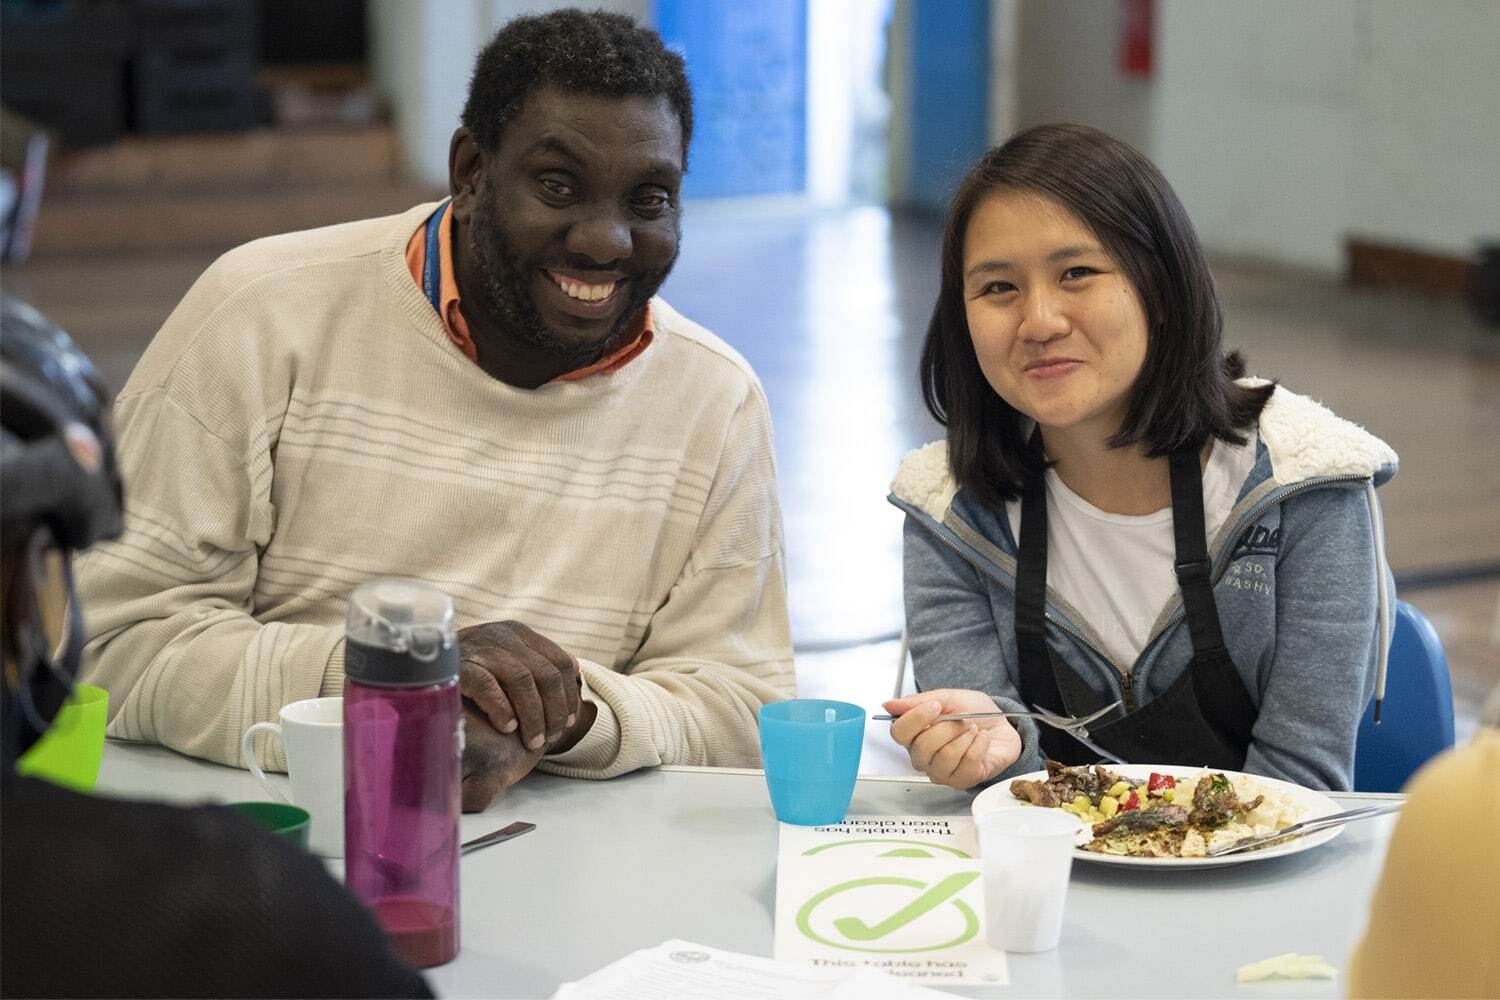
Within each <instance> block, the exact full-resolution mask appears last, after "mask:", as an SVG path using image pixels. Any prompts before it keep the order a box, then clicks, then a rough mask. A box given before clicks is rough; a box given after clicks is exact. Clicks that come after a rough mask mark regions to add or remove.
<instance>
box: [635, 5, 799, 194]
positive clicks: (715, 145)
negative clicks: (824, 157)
mask: <svg viewBox="0 0 1500 1000" xmlns="http://www.w3.org/2000/svg"><path fill="white" fill-rule="evenodd" d="M655 13H656V29H657V31H659V32H660V33H661V36H662V38H664V39H665V40H666V42H667V45H669V46H670V47H671V48H673V49H675V50H676V51H678V52H680V53H682V55H683V58H685V59H686V60H687V71H688V79H689V80H690V81H691V82H692V85H693V113H694V126H693V144H692V148H691V149H690V150H689V152H688V174H687V179H686V181H685V182H684V184H683V193H684V195H685V196H687V197H689V198H721V197H727V196H737V195H757V194H784V193H796V192H800V191H802V190H803V189H804V187H805V186H806V181H805V176H806V169H807V0H753V2H752V0H656V10H655Z"/></svg>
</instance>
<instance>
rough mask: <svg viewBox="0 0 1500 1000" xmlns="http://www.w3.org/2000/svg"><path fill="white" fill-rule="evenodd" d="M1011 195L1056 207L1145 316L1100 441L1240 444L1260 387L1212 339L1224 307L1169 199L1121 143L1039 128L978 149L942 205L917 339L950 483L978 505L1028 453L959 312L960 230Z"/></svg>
mask: <svg viewBox="0 0 1500 1000" xmlns="http://www.w3.org/2000/svg"><path fill="white" fill-rule="evenodd" d="M1002 192H1023V193H1027V194H1037V195H1042V196H1044V197H1046V198H1050V199H1052V200H1053V201H1055V202H1057V203H1059V204H1061V205H1062V206H1063V207H1065V208H1066V209H1068V211H1070V212H1072V213H1073V214H1074V215H1075V216H1077V217H1078V218H1079V219H1080V220H1081V221H1082V222H1083V224H1084V225H1085V226H1087V227H1088V228H1089V229H1090V230H1091V231H1092V232H1093V233H1094V235H1095V236H1097V237H1098V238H1099V240H1100V242H1101V243H1102V244H1103V246H1104V249H1105V250H1106V251H1107V252H1108V253H1109V255H1110V256H1111V257H1113V258H1114V259H1115V260H1116V261H1118V262H1119V264H1120V266H1121V267H1122V268H1123V269H1124V271H1125V274H1126V275H1127V276H1128V277H1129V278H1130V282H1131V284H1133V285H1134V286H1135V289H1136V293H1137V294H1138V295H1139V296H1140V299H1141V303H1142V305H1143V306H1144V308H1145V311H1146V317H1147V322H1148V324H1149V331H1150V332H1149V340H1148V343H1147V346H1146V359H1145V362H1144V363H1143V364H1142V366H1141V373H1140V375H1139V376H1138V377H1137V378H1136V380H1135V384H1134V385H1133V386H1131V389H1130V396H1129V400H1128V406H1127V410H1126V414H1125V419H1124V422H1123V423H1122V424H1121V425H1120V429H1119V430H1118V431H1117V432H1116V433H1115V435H1114V436H1113V437H1112V438H1110V440H1109V443H1110V446H1111V447H1115V448H1123V447H1127V446H1132V445H1139V446H1143V447H1144V448H1145V453H1146V454H1147V455H1148V456H1150V457H1152V458H1157V457H1161V456H1164V455H1167V454H1169V453H1171V452H1172V451H1175V450H1176V449H1178V448H1181V447H1184V446H1191V445H1202V444H1203V443H1204V442H1206V441H1207V440H1208V438H1209V436H1210V435H1211V436H1213V437H1216V438H1219V439H1220V440H1223V441H1226V442H1230V443H1232V444H1243V443H1244V442H1245V440H1246V439H1245V438H1244V437H1243V436H1242V435H1241V434H1239V433H1238V432H1239V431H1241V430H1244V429H1245V428H1247V427H1249V426H1250V425H1251V423H1253V422H1254V420H1255V418H1256V417H1257V416H1259V414H1260V410H1261V407H1263V406H1264V405H1265V402H1266V400H1267V399H1269V398H1270V396H1271V393H1272V391H1273V390H1274V386H1271V385H1266V386H1260V387H1256V388H1247V387H1245V386H1241V385H1238V384H1236V382H1235V381H1234V380H1235V379H1236V378H1238V377H1239V376H1241V375H1243V374H1244V362H1243V361H1242V360H1241V359H1240V357H1239V355H1238V354H1229V355H1225V354H1223V353H1222V350H1221V347H1220V340H1221V337H1222V334H1223V328H1224V315H1223V311H1222V309H1221V308H1220V306H1219V294H1218V292H1217V290H1216V289H1215V288H1214V279H1213V275H1212V274H1211V273H1210V272H1209V269H1208V262H1207V261H1206V260H1204V257H1203V250H1202V248H1200V247H1199V245H1198V237H1197V236H1196V235H1195V234H1194V233H1193V226H1192V223H1190V222H1189V221H1188V217H1187V213H1186V212H1185V211H1183V208H1182V203H1181V202H1179V201H1178V200H1177V196H1176V195H1175V194H1173V193H1172V189H1171V187H1169V186H1168V185H1167V181H1166V178H1165V177H1163V176H1162V175H1161V171H1159V170H1157V169H1156V167H1155V166H1154V165H1153V164H1152V163H1151V161H1150V160H1148V159H1146V158H1145V157H1144V156H1142V155H1141V154H1140V153H1139V152H1137V151H1136V150H1135V149H1133V148H1132V147H1131V146H1129V145H1127V144H1126V143H1123V142H1121V141H1120V140H1118V139H1116V138H1114V137H1113V136H1110V135H1107V134H1106V133H1104V132H1100V131H1099V130H1097V129H1092V128H1088V127H1086V126H1083V125H1039V126H1037V127H1035V128H1030V129H1027V130H1026V131H1024V132H1020V133H1018V134H1017V135H1015V136H1014V137H1013V138H1012V139H1011V140H1010V141H1009V142H1007V143H1006V144H1005V145H1003V146H999V147H997V148H995V149H992V150H990V151H989V152H988V153H986V154H985V155H984V158H983V159H981V160H980V161H979V163H978V164H976V165H975V167H974V169H973V170H971V171H969V175H968V176H967V177H965V178H964V181H963V184H962V185H960V187H959V189H958V193H957V194H956V195H954V198H953V204H952V205H951V206H950V207H949V209H948V223H947V228H946V230H945V231H944V233H943V274H942V287H941V289H940V290H939V292H938V300H937V306H936V307H935V308H934V309H933V312H932V322H931V323H930V324H929V325H928V328H927V341H926V343H925V344H924V345H923V346H922V368H921V372H922V397H923V399H924V400H925V401H926V403H927V409H928V410H929V411H931V413H932V415H933V416H934V417H936V418H937V421H938V422H939V423H940V424H942V425H943V426H945V427H946V428H947V429H948V465H949V467H950V468H951V469H952V471H953V476H954V479H956V480H957V482H958V485H959V486H960V487H961V488H962V489H964V490H965V491H966V492H967V493H968V494H969V495H971V496H973V497H974V498H975V499H977V500H979V501H980V502H982V503H983V504H985V505H986V506H988V507H990V508H992V509H999V508H1000V506H1001V505H1002V504H1003V503H1004V502H1005V501H1006V500H1011V499H1014V498H1016V497H1018V496H1020V493H1021V487H1022V484H1023V482H1024V481H1025V478H1026V474H1027V472H1028V471H1029V470H1030V469H1031V468H1032V466H1034V465H1035V464H1036V463H1037V462H1038V461H1039V460H1040V459H1039V457H1038V456H1037V455H1036V453H1035V452H1034V451H1033V450H1032V449H1031V448H1030V447H1028V443H1027V436H1028V433H1029V429H1030V427H1031V420H1030V418H1028V417H1027V416H1026V415H1025V414H1023V413H1020V412H1019V411H1017V410H1015V409H1014V408H1012V407H1011V405H1010V404H1009V403H1007V402H1006V401H1005V400H1003V399H1001V398H1000V396H999V394H998V393H996V392H995V390H994V389H993V388H991V386H990V384H989V382H988V381H987V380H986V379H985V377H984V373H983V372H982V371H981V370H980V368H979V360H978V358H976V357H975V354H974V342H973V341H972V340H971V339H970V337H969V323H968V319H967V316H966V314H965V311H964V283H963V266H964V259H963V254H964V237H965V235H966V234H967V233H968V229H969V220H970V219H971V218H972V217H973V215H974V211H975V209H977V208H978V207H979V205H980V204H981V203H982V202H984V200H985V199H986V198H988V197H990V196H991V195H993V194H997V193H1002Z"/></svg>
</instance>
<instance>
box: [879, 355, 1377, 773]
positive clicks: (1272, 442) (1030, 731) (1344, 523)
mask: <svg viewBox="0 0 1500 1000" xmlns="http://www.w3.org/2000/svg"><path fill="white" fill-rule="evenodd" d="M1245 381H1246V384H1264V383H1263V382H1261V381H1259V380H1245ZM1256 430H1257V432H1258V435H1257V436H1258V441H1257V444H1256V461H1255V466H1254V467H1253V468H1252V469H1251V471H1250V474H1249V475H1248V476H1247V477H1246V479H1245V482H1244V483H1243V485H1242V486H1241V487H1240V491H1239V496H1238V499H1237V501H1236V503H1235V506H1234V509H1233V511H1232V512H1231V513H1230V515H1229V517H1228V519H1227V520H1226V521H1225V522H1224V526H1223V527H1222V528H1221V529H1220V530H1219V532H1218V535H1217V537H1215V538H1212V539H1209V559H1210V561H1211V563H1212V567H1213V568H1212V577H1211V579H1212V580H1213V586H1214V600H1215V601H1216V602H1217V603H1218V607H1219V620H1220V624H1221V627H1222V629H1223V633H1224V642H1225V645H1226V646H1227V647H1228V648H1229V653H1230V656H1231V657H1233V659H1234V662H1235V666H1236V667H1237V668H1238V669H1239V672H1240V676H1241V677H1242V678H1243V679H1244V682H1245V689H1246V690H1247V691H1248V692H1249V694H1250V698H1251V700H1252V701H1254V703H1255V705H1256V707H1257V709H1258V710H1259V717H1258V718H1257V720H1256V722H1255V727H1254V729H1253V731H1252V735H1251V742H1250V749H1249V754H1248V756H1247V759H1246V762H1245V770H1246V771H1249V772H1252V773H1255V774H1263V775H1268V776H1270V777H1274V778H1283V779H1286V780H1288V781H1293V782H1296V783H1297V784H1300V785H1305V786H1307V787H1309V788H1326V789H1348V788H1349V787H1350V785H1351V783H1352V782H1353V777H1354V740H1355V735H1356V733H1357V732H1358V729H1359V722H1360V719H1361V717H1362V716H1363V715H1364V712H1365V708H1366V706H1367V705H1368V704H1369V702H1370V698H1371V696H1372V694H1376V693H1377V692H1378V694H1379V696H1381V697H1383V696H1384V688H1385V660H1386V654H1387V651H1388V649H1389V645H1390V636H1391V630H1392V628H1393V617H1392V615H1391V614H1390V609H1391V608H1392V607H1393V606H1394V603H1393V602H1394V600H1395V583H1394V581H1393V580H1392V578H1391V573H1390V569H1389V567H1388V566H1387V565H1386V560H1385V545H1384V532H1383V529H1382V527H1381V522H1380V508H1379V504H1378V503H1377V501H1376V499H1375V492H1374V490H1375V487H1376V486H1379V485H1381V484H1382V483H1384V482H1385V481H1386V480H1388V479H1389V478H1390V477H1391V476H1393V475H1395V472H1396V453H1395V452H1394V451H1392V450H1391V448H1390V447H1389V446H1388V445H1386V444H1385V443H1384V442H1383V441H1380V440H1379V439H1378V438H1376V437H1374V436H1373V435H1371V434H1369V433H1367V432H1366V431H1364V430H1363V429H1361V428H1360V427H1357V426H1355V425H1354V424H1352V423H1350V422H1349V421H1347V420H1343V419H1340V418H1339V417H1337V416H1335V415H1334V414H1333V413H1332V412H1330V411H1329V410H1328V409H1326V408H1325V407H1323V406H1321V405H1319V404H1318V403H1315V402H1313V401H1312V400H1310V399H1307V398H1306V397H1304V396H1299V395H1297V394H1296V393H1293V392H1289V391H1288V390H1286V389H1284V388H1281V387H1280V386H1278V387H1277V389H1276V391H1275V393H1273V394H1272V396H1271V398H1270V400H1269V401H1268V402H1267V403H1266V406H1265V409H1263V410H1262V411H1261V415H1260V420H1259V425H1258V427H1257V428H1256ZM890 500H891V502H892V503H894V504H895V505H896V506H897V507H900V508H901V509H902V510H904V511H905V512H906V515H907V517H906V528H905V546H904V550H905V593H906V626H907V632H908V634H909V636H910V643H911V653H912V662H913V667H914V672H915V676H916V681H917V687H918V689H919V690H933V689H936V688H965V689H970V690H977V691H983V692H984V693H986V694H988V695H989V696H990V697H992V698H994V700H995V702H996V703H997V704H998V705H1000V706H1001V707H1002V708H1005V709H1014V710H1024V706H1022V705H1021V703H1020V694H1019V689H1018V684H1017V677H1018V676H1019V670H1018V667H1017V656H1016V636H1015V596H1014V591H1015V573H1016V555H1017V544H1016V539H1015V538H1014V537H1012V535H1011V530H1010V524H1009V520H1008V518H1007V517H1006V516H1005V512H1004V511H992V510H989V509H986V508H984V507H983V506H981V505H980V504H979V503H977V502H976V501H974V500H973V499H972V498H970V497H969V496H967V495H966V494H965V493H964V492H963V491H961V490H959V489H958V487H957V484H956V483H955V482H954V481H953V477H952V474H951V473H950V471H949V469H948V452H947V445H946V444H945V443H944V442H942V441H938V442H934V443H932V444H929V445H927V446H925V447H923V448H919V449H917V450H916V451H913V452H911V453H910V454H909V455H907V456H906V458H905V460H903V461H902V463H901V468H900V471H899V472H898V473H897V475H896V479H895V482H894V483H892V485H891V496H890ZM1014 502H1019V501H1014ZM1046 610H1047V643H1048V646H1049V647H1050V648H1051V650H1052V652H1053V654H1054V655H1055V656H1057V657H1058V658H1060V659H1062V660H1065V661H1066V662H1067V663H1068V664H1069V665H1071V666H1072V667H1073V669H1075V670H1076V671H1077V672H1078V673H1079V675H1080V676H1081V677H1083V678H1084V679H1085V680H1086V681H1087V682H1088V683H1089V684H1090V686H1092V687H1093V688H1094V689H1095V690H1096V691H1097V692H1098V693H1099V694H1100V695H1101V696H1103V697H1104V699H1105V701H1114V700H1115V699H1117V698H1118V699H1121V700H1123V701H1124V702H1125V704H1126V706H1127V707H1128V708H1129V707H1135V706H1139V705H1142V704H1145V703H1146V702H1148V701H1151V700H1152V699H1153V698H1156V697H1157V696H1159V695H1160V694H1162V693H1163V692H1165V691H1166V689H1167V688H1168V687H1169V686H1170V685H1171V684H1172V682H1173V681H1175V680H1176V679H1177V678H1178V676H1179V675H1180V674H1181V673H1182V672H1183V671H1184V670H1185V669H1187V666H1188V664H1189V663H1190V662H1191V659H1192V644H1191V642H1190V640H1189V637H1188V629H1187V624H1186V621H1185V620H1184V618H1183V610H1182V596H1181V593H1180V592H1178V593H1174V595H1173V597H1172V599H1171V600H1170V601H1169V602H1168V603H1167V606H1166V607H1165V608H1163V609H1162V611H1161V614H1160V615H1159V616H1158V617H1157V620H1156V623H1155V625H1154V626H1153V628H1152V630H1151V635H1150V638H1149V639H1148V640H1147V642H1146V646H1145V648H1144V649H1143V650H1142V651H1141V654H1140V656H1139V657H1138V658H1137V659H1136V661H1135V663H1133V664H1118V663H1114V662H1112V661H1111V660H1110V659H1109V657H1108V656H1106V655H1105V654H1104V653H1103V652H1102V648H1103V647H1102V644H1101V643H1100V642H1099V640H1098V637H1097V635H1096V634H1095V632H1094V630H1093V629H1092V628H1091V627H1090V625H1089V623H1088V622H1087V621H1085V620H1083V619H1082V617H1081V616H1080V615H1079V613H1078V612H1077V610H1076V609H1074V608H1072V607H1071V606H1069V604H1068V603H1067V602H1066V601H1064V600H1062V599H1061V598H1060V597H1059V596H1058V595H1057V594H1056V592H1054V591H1053V590H1052V588H1051V587H1048V588H1047V608H1046ZM1016 728H1017V730H1018V731H1019V732H1020V734H1021V742H1022V751H1021V756H1020V758H1019V759H1017V761H1016V762H1015V763H1014V764H1013V765H1012V766H1011V767H1010V768H1008V769H1007V770H1006V771H1005V772H1004V774H1002V775H1000V776H999V777H1002V778H1004V777H1011V776H1013V775H1016V774H1023V773H1026V772H1028V771H1035V770H1039V769H1040V768H1041V766H1042V755H1041V753H1040V749H1039V747H1038V743H1037V731H1036V724H1035V723H1034V722H1032V721H1031V720H1029V719H1021V720H1018V722H1017V726H1016ZM1140 763H1154V762H1152V761H1141V762H1140Z"/></svg>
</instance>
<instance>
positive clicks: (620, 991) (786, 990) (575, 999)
mask: <svg viewBox="0 0 1500 1000" xmlns="http://www.w3.org/2000/svg"><path fill="white" fill-rule="evenodd" d="M552 996H553V1000H701V998H703V997H714V998H715V1000H922V998H928V997H931V998H940V997H943V996H944V994H941V993H936V992H934V991H932V990H926V989H922V988H920V987H917V986H913V985H910V984H908V983H903V982H900V981H898V980H895V979H892V978H891V977H890V976H887V975H885V974H884V973H879V972H876V971H874V970H871V969H857V970H850V969H819V968H814V967H811V966H807V965H800V964H798V965H792V964H789V963H786V962H777V961H773V960H771V959H768V958H760V957H758V956H755V955H741V954H737V953H735V952H731V951H721V950H720V949H718V948H710V947H708V946H706V945H701V944H693V943H691V942H688V941H667V942H664V943H663V944H661V945H658V946H657V947H655V948H649V949H644V950H642V951H637V952H632V953H631V954H629V955H626V956H625V957H624V958H622V959H620V960H619V961H618V962H613V963H611V964H610V965H607V966H605V967H604V968H603V969H600V970H599V971H598V972H595V973H594V974H592V975H590V976H588V977H586V978H584V979H581V980H579V981H578V982H576V983H565V984H564V985H562V986H560V987H558V990H557V992H556V993H554V994H553V995H552Z"/></svg>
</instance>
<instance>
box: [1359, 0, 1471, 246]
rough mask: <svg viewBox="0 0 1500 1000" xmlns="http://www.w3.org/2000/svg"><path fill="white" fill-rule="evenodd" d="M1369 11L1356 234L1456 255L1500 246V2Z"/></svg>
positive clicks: (1392, 2)
mask: <svg viewBox="0 0 1500 1000" xmlns="http://www.w3.org/2000/svg"><path fill="white" fill-rule="evenodd" d="M1364 6H1366V7H1367V10H1365V11H1364V12H1362V13H1361V15H1360V17H1359V19H1358V20H1357V21H1356V30H1357V31H1358V32H1359V34H1360V37H1361V40H1362V44H1361V54H1362V56H1363V58H1361V59H1360V62H1359V67H1358V71H1359V72H1360V74H1361V75H1360V77H1359V79H1358V84H1357V85H1358V87H1359V90H1360V92H1361V93H1362V94H1363V95H1364V97H1365V100H1363V101H1362V102H1361V103H1360V104H1359V106H1358V107H1357V109H1356V116H1355V122H1354V129H1353V149H1352V153H1351V156H1350V160H1351V162H1352V163H1354V164H1356V165H1359V166H1360V167H1361V169H1357V170H1355V171H1354V172H1353V177H1352V179H1351V192H1350V201H1351V204H1350V210H1351V211H1350V228H1351V231H1354V232H1357V233H1361V234H1367V235H1374V236H1394V237H1398V238H1400V239H1403V240H1410V241H1411V242H1412V243H1413V244H1416V245H1418V246H1419V247H1430V248H1432V249H1435V250H1438V251H1447V252H1450V253H1467V252H1472V250H1473V245H1472V242H1471V240H1473V239H1474V238H1475V237H1478V236H1487V237H1488V238H1490V239H1500V3H1495V2H1494V0H1467V2H1454V0H1446V2H1444V3H1441V4H1429V3H1401V2H1396V0H1379V2H1377V3H1369V4H1366V5H1364Z"/></svg>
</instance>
